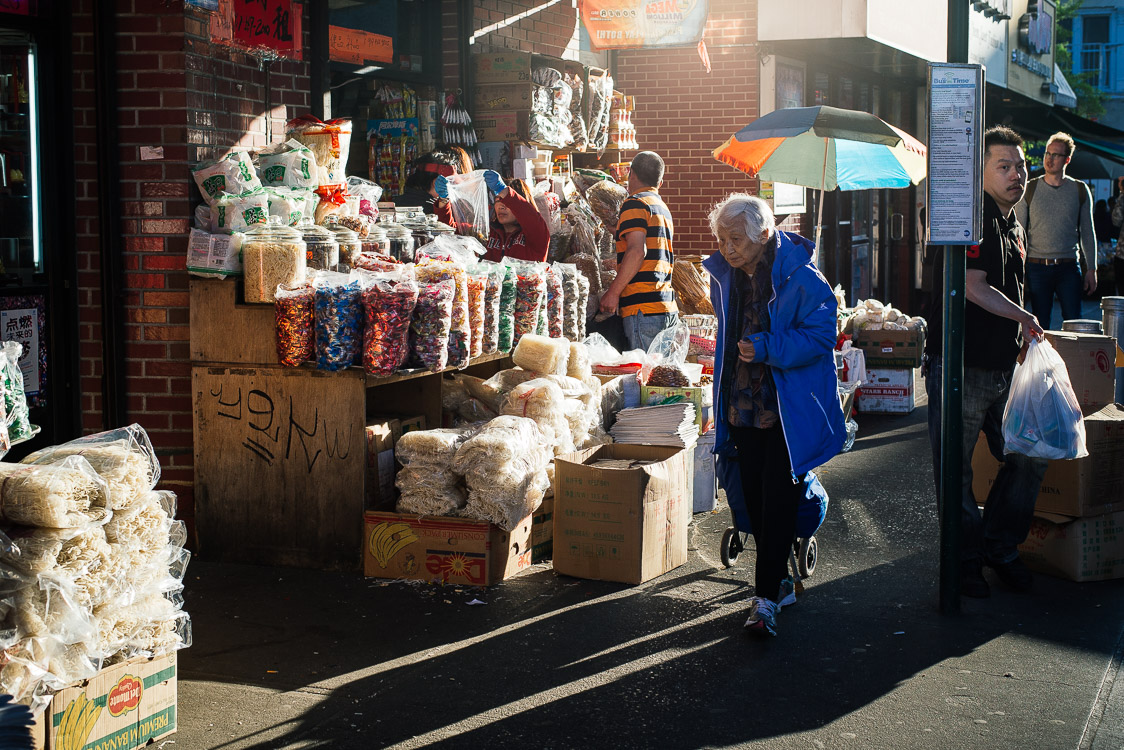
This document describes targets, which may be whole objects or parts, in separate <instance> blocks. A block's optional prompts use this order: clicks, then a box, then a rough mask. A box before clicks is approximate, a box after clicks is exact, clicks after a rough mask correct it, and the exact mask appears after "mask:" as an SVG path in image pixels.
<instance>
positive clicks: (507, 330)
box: [498, 265, 518, 352]
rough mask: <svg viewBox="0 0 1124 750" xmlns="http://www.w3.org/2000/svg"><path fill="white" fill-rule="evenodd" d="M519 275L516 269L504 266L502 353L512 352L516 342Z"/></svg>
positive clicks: (501, 312) (501, 318)
mask: <svg viewBox="0 0 1124 750" xmlns="http://www.w3.org/2000/svg"><path fill="white" fill-rule="evenodd" d="M517 286H518V274H516V272H515V268H514V267H513V266H510V265H504V276H503V282H502V284H501V285H500V324H499V341H498V346H499V350H500V351H501V352H509V351H511V347H512V346H513V345H514V341H515V302H516V299H517V298H518V294H517Z"/></svg>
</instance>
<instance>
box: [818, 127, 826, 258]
mask: <svg viewBox="0 0 1124 750" xmlns="http://www.w3.org/2000/svg"><path fill="white" fill-rule="evenodd" d="M827 145H828V139H827V138H824V139H823V173H822V174H821V175H820V203H819V205H818V206H817V207H816V256H817V257H816V262H817V263H818V262H819V251H820V236H821V232H822V230H823V197H824V186H825V185H827Z"/></svg>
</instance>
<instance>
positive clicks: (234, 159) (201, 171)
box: [191, 151, 262, 206]
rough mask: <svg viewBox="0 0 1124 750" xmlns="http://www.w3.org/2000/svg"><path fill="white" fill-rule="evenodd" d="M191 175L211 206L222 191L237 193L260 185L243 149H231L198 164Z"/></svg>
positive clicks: (251, 163)
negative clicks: (218, 156) (218, 157)
mask: <svg viewBox="0 0 1124 750" xmlns="http://www.w3.org/2000/svg"><path fill="white" fill-rule="evenodd" d="M191 176H192V177H194V178H195V184H196V185H198V186H199V192H200V193H202V194H203V200H205V201H207V203H208V204H210V205H212V206H213V205H214V204H215V202H216V201H218V199H219V198H220V197H222V195H223V194H224V193H230V194H232V195H238V194H240V193H245V192H246V191H248V190H256V189H257V188H260V187H261V186H262V183H261V180H260V179H259V178H258V174H257V172H256V171H255V170H254V165H253V162H252V161H251V160H250V156H249V154H247V153H246V152H245V151H232V152H230V153H229V154H227V155H226V156H224V157H222V158H221V159H218V160H217V161H213V162H206V163H204V164H200V165H199V166H197V167H195V168H194V169H192V170H191Z"/></svg>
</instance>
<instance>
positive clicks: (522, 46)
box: [470, 0, 578, 57]
mask: <svg viewBox="0 0 1124 750" xmlns="http://www.w3.org/2000/svg"><path fill="white" fill-rule="evenodd" d="M576 8H577V0H476V2H475V4H474V6H473V19H472V21H473V23H472V25H473V45H472V47H471V48H470V49H471V51H472V52H483V51H489V50H502V49H518V50H523V51H524V52H536V53H538V54H540V55H551V56H553V57H562V56H563V52H565V51H566V49H567V47H570V46H571V45H572V43H573V40H574V38H575V35H576V33H577V24H578V14H577V10H576Z"/></svg>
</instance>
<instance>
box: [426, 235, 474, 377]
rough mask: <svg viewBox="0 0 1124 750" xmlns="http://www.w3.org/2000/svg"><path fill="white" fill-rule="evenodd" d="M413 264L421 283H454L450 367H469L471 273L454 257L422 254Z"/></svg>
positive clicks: (448, 365) (450, 331)
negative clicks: (469, 294) (469, 293)
mask: <svg viewBox="0 0 1124 750" xmlns="http://www.w3.org/2000/svg"><path fill="white" fill-rule="evenodd" d="M417 260H418V263H417V265H416V266H415V267H414V273H415V274H416V276H417V279H418V283H422V282H426V283H433V282H436V281H445V280H449V281H452V282H453V307H452V313H451V321H450V329H449V358H448V363H447V365H446V366H447V367H458V368H460V367H466V366H468V362H469V337H470V336H471V332H470V330H469V325H468V275H467V274H466V273H465V270H464V265H462V264H461V263H459V262H457V261H455V260H453V258H452V256H442V257H433V256H429V255H425V254H422V253H419V254H418V256H417Z"/></svg>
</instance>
